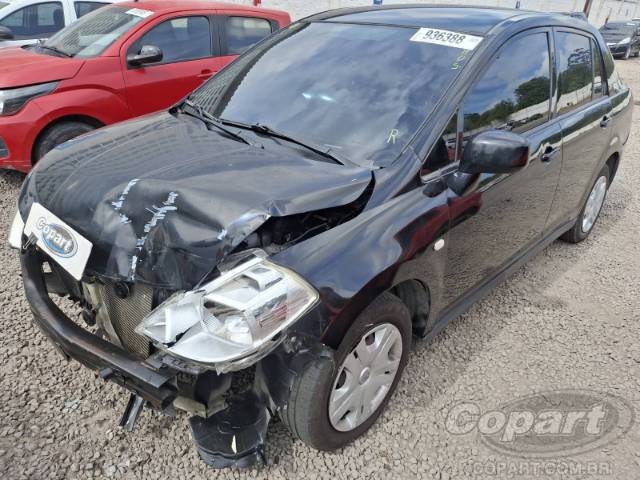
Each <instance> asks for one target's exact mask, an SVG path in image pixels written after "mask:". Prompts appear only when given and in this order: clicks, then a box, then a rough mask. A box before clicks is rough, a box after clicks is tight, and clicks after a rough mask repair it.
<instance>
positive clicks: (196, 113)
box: [180, 99, 261, 148]
mask: <svg viewBox="0 0 640 480" xmlns="http://www.w3.org/2000/svg"><path fill="white" fill-rule="evenodd" d="M185 105H186V106H187V107H189V108H191V110H193V113H189V112H186V111H185V110H184V107H185ZM180 111H181V112H182V113H184V114H186V115H191V116H192V117H195V118H197V119H199V120H202V121H203V122H204V123H205V124H206V125H207V126H209V125H213V126H214V127H216V128H217V129H218V130H220V131H222V132H224V133H226V134H227V135H229V136H231V137H233V138H235V139H237V140H240V141H241V142H242V143H246V144H247V145H251V146H252V147H256V146H257V147H259V148H261V147H260V146H259V145H254V144H253V143H252V142H250V141H249V140H247V139H246V138H244V137H243V136H242V135H240V133H239V132H234V131H233V130H231V129H229V128H227V127H225V126H224V124H223V123H222V122H221V121H220V120H218V119H217V118H216V117H214V116H213V115H211V114H210V113H209V112H207V111H206V110H205V109H204V108H203V107H202V105H198V104H197V103H194V102H193V101H191V100H189V99H186V100H185V101H184V102H182V105H180Z"/></svg>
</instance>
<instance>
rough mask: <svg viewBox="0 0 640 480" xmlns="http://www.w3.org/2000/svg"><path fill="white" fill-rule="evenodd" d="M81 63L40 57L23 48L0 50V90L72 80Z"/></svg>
mask: <svg viewBox="0 0 640 480" xmlns="http://www.w3.org/2000/svg"><path fill="white" fill-rule="evenodd" d="M83 63H84V60H79V59H75V58H62V57H55V56H52V55H42V54H39V53H34V52H31V51H29V50H25V49H23V48H0V88H14V87H20V86H24V85H33V84H36V83H47V82H53V81H56V80H66V79H68V78H73V77H75V76H76V74H77V73H78V71H79V70H80V67H82V65H83Z"/></svg>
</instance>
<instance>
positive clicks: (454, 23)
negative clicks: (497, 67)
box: [305, 4, 585, 35]
mask: <svg viewBox="0 0 640 480" xmlns="http://www.w3.org/2000/svg"><path fill="white" fill-rule="evenodd" d="M530 18H545V19H547V20H550V21H551V23H558V24H564V25H566V24H567V22H573V21H576V22H580V24H581V25H582V24H584V23H585V22H584V20H581V19H579V18H574V17H572V16H569V15H567V14H563V13H547V12H536V11H531V10H520V9H512V8H499V7H495V8H494V7H475V6H464V5H444V6H443V5H416V4H396V5H388V6H378V7H355V8H343V9H338V10H330V11H327V12H324V13H320V14H317V15H312V16H310V17H307V18H306V19H305V20H306V21H328V22H341V23H342V22H344V23H365V24H379V25H394V26H401V27H415V28H440V29H446V30H456V31H462V32H467V33H475V34H479V35H484V34H486V33H488V32H489V31H490V30H491V29H493V28H494V27H495V26H497V25H499V24H501V23H503V22H505V21H507V20H512V19H513V20H516V19H517V20H521V19H522V20H524V19H530Z"/></svg>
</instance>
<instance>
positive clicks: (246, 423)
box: [21, 246, 333, 468]
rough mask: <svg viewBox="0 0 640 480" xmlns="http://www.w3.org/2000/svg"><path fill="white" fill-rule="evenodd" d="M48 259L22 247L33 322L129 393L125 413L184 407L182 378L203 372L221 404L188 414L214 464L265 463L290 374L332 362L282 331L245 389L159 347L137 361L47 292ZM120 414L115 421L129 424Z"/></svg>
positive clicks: (318, 348)
mask: <svg viewBox="0 0 640 480" xmlns="http://www.w3.org/2000/svg"><path fill="white" fill-rule="evenodd" d="M46 261H47V259H46V257H45V256H44V255H42V254H41V253H40V252H39V250H38V249H37V248H36V247H33V246H32V247H29V248H27V249H24V250H23V251H22V252H21V264H22V276H23V282H24V288H25V294H26V297H27V299H28V301H29V304H30V306H31V310H32V312H33V316H34V319H35V322H36V324H37V325H38V327H39V328H40V329H41V330H42V331H43V332H44V333H45V334H46V335H47V336H48V337H49V338H50V339H51V340H52V342H53V343H54V344H55V346H56V347H57V348H58V349H59V350H60V351H61V352H62V353H63V355H64V356H65V357H66V358H67V359H69V358H73V359H75V360H77V361H79V362H80V363H82V364H83V365H85V366H87V367H89V368H90V369H92V370H94V371H97V372H98V374H99V376H100V377H101V378H103V379H104V380H108V381H113V382H115V383H117V384H119V385H121V386H123V387H125V388H126V389H128V390H129V391H131V392H132V394H133V396H132V398H131V400H130V403H129V406H128V407H127V411H126V412H127V413H126V414H125V417H126V415H128V414H129V413H128V412H130V411H131V410H132V408H133V409H136V408H137V411H139V409H140V407H141V406H142V405H144V404H146V405H148V406H150V407H152V408H154V409H156V410H159V411H162V412H164V413H167V414H171V413H172V412H173V411H174V407H178V408H182V409H185V408H183V407H182V406H181V404H182V405H184V402H185V387H184V384H185V377H189V376H190V377H205V376H207V382H206V383H207V385H208V386H209V388H210V390H209V391H208V392H207V394H206V395H208V396H209V398H214V397H215V398H218V399H219V401H218V404H219V408H215V409H214V408H209V409H204V410H202V411H201V412H199V413H198V414H197V415H195V416H193V417H192V418H191V419H190V426H191V430H192V435H193V439H194V441H195V443H196V446H197V449H198V453H199V454H200V456H201V458H202V459H203V461H205V462H206V463H207V464H209V465H211V466H213V467H215V468H225V467H230V466H234V465H235V466H239V467H248V466H251V465H253V464H255V463H256V462H263V463H266V457H265V454H264V445H265V439H266V432H267V427H268V424H269V421H270V419H271V416H272V415H274V414H277V413H278V412H279V411H280V410H282V409H285V408H286V405H287V401H288V399H289V393H290V392H291V389H292V385H293V384H294V382H295V379H296V377H297V376H298V375H300V374H301V372H302V370H303V369H304V368H306V366H307V365H309V362H313V361H323V362H324V361H329V362H332V361H333V353H332V350H331V349H329V348H328V347H325V346H324V345H322V344H321V343H320V342H319V341H318V340H316V339H313V338H307V337H304V336H300V335H291V336H287V337H286V339H285V340H283V341H282V342H281V344H280V346H278V348H277V349H276V350H274V351H272V352H271V353H270V354H269V355H268V356H266V357H265V358H263V359H261V360H260V361H258V363H257V364H256V367H255V376H254V378H253V380H252V385H251V387H250V388H249V389H247V390H246V391H243V392H240V393H237V394H230V387H231V382H232V376H233V375H234V374H231V373H227V374H216V373H214V372H211V371H202V370H198V369H192V370H189V368H188V367H185V366H184V365H182V364H181V363H180V361H179V360H175V359H173V358H172V357H167V356H166V355H164V354H162V353H157V354H155V355H152V356H151V357H149V358H147V359H140V358H139V357H136V356H135V355H133V354H132V353H130V352H128V351H126V350H124V349H123V348H120V347H119V346H117V345H115V344H113V343H111V342H109V341H107V340H105V339H103V338H101V337H99V336H98V335H95V334H93V333H91V332H89V331H87V330H85V329H84V328H82V327H81V326H80V325H78V324H76V323H75V322H73V321H72V320H71V319H70V318H69V317H68V316H67V315H65V313H63V312H62V310H60V308H58V306H57V305H56V304H55V303H54V302H53V301H52V299H51V298H50V297H49V293H48V292H49V289H48V287H47V282H46V280H45V275H44V273H43V263H44V262H46ZM210 378H213V380H209V379H210ZM200 393H201V394H202V392H200ZM186 401H187V402H189V399H188V398H187V399H186ZM194 403H197V402H194ZM214 403H215V402H214ZM185 410H188V411H191V412H193V409H185ZM125 420H126V419H125V418H123V422H122V423H121V425H125V424H127V423H129V421H125ZM133 422H135V417H134V419H133ZM125 426H128V425H125Z"/></svg>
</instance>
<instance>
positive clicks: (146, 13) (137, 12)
mask: <svg viewBox="0 0 640 480" xmlns="http://www.w3.org/2000/svg"><path fill="white" fill-rule="evenodd" d="M127 13H128V14H129V15H134V16H136V17H140V18H147V17H150V16H151V15H153V12H152V11H151V10H143V9H142V8H132V9H131V10H127Z"/></svg>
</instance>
